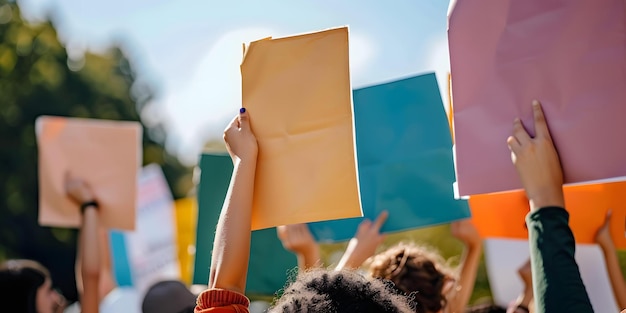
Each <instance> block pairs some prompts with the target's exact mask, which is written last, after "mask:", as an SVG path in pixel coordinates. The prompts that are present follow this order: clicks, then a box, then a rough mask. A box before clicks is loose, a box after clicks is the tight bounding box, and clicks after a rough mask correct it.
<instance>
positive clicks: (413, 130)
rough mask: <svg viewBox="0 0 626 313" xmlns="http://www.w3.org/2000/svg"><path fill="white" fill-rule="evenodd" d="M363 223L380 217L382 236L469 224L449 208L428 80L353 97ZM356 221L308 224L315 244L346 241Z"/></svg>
mask: <svg viewBox="0 0 626 313" xmlns="http://www.w3.org/2000/svg"><path fill="white" fill-rule="evenodd" d="M353 99H354V119H355V128H356V150H357V159H358V161H357V162H358V172H359V185H360V190H361V204H362V207H363V215H364V218H368V219H370V220H374V219H375V218H376V217H377V216H378V214H379V213H380V212H382V211H383V210H387V211H389V218H388V219H387V222H386V223H385V225H384V226H383V228H382V230H381V231H382V232H396V231H403V230H408V229H413V228H419V227H425V226H432V225H437V224H444V223H449V222H451V221H454V220H459V219H463V218H467V217H469V216H470V212H469V208H468V205H467V202H466V201H465V200H455V198H454V190H453V183H454V182H455V181H456V178H455V174H454V163H453V157H452V140H451V136H450V129H449V126H448V120H447V117H446V114H445V111H444V108H443V103H442V101H441V94H440V92H439V88H438V86H437V79H436V78H435V74H434V73H431V74H425V75H420V76H415V77H410V78H406V79H402V80H398V81H393V82H390V83H385V84H380V85H375V86H371V87H366V88H362V89H357V90H354V91H353ZM361 220H362V218H352V219H344V220H336V221H327V222H317V223H311V224H309V227H310V229H311V231H312V232H313V234H314V235H315V237H316V238H317V239H318V240H320V241H322V242H328V241H330V242H334V241H342V240H347V239H350V238H351V237H352V236H353V235H354V233H355V232H356V229H357V226H358V224H359V223H360V222H361Z"/></svg>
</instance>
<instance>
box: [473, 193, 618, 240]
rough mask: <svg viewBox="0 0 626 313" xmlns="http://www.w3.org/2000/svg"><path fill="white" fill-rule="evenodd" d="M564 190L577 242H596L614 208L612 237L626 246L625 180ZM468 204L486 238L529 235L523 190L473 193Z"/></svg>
mask: <svg viewBox="0 0 626 313" xmlns="http://www.w3.org/2000/svg"><path fill="white" fill-rule="evenodd" d="M564 193H565V208H566V209H567V211H568V212H569V214H570V227H571V228H572V231H573V233H574V237H575V238H576V242H577V243H586V244H590V243H594V242H595V240H594V238H595V234H596V232H597V230H598V228H600V226H601V225H602V224H603V223H604V218H605V216H606V213H607V211H608V210H611V211H612V218H611V225H610V228H611V237H612V238H613V242H614V243H615V246H616V247H617V248H618V249H626V238H625V232H626V229H625V226H626V225H625V223H626V201H624V197H623V195H624V194H626V182H611V183H604V184H593V185H576V186H566V187H564ZM469 205H470V208H471V210H472V220H473V221H474V223H475V225H476V227H477V228H478V231H479V233H480V235H481V236H482V237H483V238H517V239H525V238H528V231H527V229H526V227H525V219H524V218H525V216H526V214H528V211H529V206H528V200H527V199H526V195H525V194H524V192H523V191H521V190H518V191H511V192H501V193H492V194H483V195H474V196H471V197H470V198H469Z"/></svg>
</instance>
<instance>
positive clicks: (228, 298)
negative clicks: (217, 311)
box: [197, 288, 250, 309]
mask: <svg viewBox="0 0 626 313" xmlns="http://www.w3.org/2000/svg"><path fill="white" fill-rule="evenodd" d="M233 304H235V305H243V306H245V307H249V306H250V300H248V298H247V297H246V296H244V295H243V294H240V293H238V292H236V291H231V290H226V289H217V288H215V289H207V290H205V291H203V292H202V293H201V294H200V295H199V296H198V300H197V305H198V307H201V308H206V309H208V308H216V307H222V306H229V305H233Z"/></svg>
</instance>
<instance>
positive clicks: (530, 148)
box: [507, 100, 565, 211]
mask: <svg viewBox="0 0 626 313" xmlns="http://www.w3.org/2000/svg"><path fill="white" fill-rule="evenodd" d="M533 115H534V123H535V137H534V138H531V137H530V135H529V134H528V132H526V129H524V126H523V125H522V122H521V121H520V119H519V118H517V119H515V121H514V122H513V135H512V136H510V137H509V138H508V139H507V144H508V146H509V149H510V150H511V160H512V161H513V164H514V165H515V168H516V169H517V172H518V174H519V177H520V180H521V181H522V185H523V186H524V189H525V190H526V196H527V197H528V200H529V202H530V209H531V211H535V210H537V209H539V208H542V207H547V206H559V207H564V205H565V201H564V199H563V171H562V169H561V163H560V160H559V156H558V154H557V152H556V149H555V148H554V143H553V142H552V137H551V136H550V131H549V129H548V124H547V123H546V119H545V116H544V114H543V110H542V109H541V104H540V103H539V102H538V101H536V100H535V101H533Z"/></svg>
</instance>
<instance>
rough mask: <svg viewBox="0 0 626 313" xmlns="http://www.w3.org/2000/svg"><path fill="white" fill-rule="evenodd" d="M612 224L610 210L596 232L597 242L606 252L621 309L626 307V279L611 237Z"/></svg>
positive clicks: (605, 259) (610, 276) (614, 289)
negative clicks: (625, 279)
mask: <svg viewBox="0 0 626 313" xmlns="http://www.w3.org/2000/svg"><path fill="white" fill-rule="evenodd" d="M610 224H611V212H610V211H609V212H608V213H607V216H606V219H605V221H604V224H603V225H602V227H600V229H598V232H597V233H596V242H597V243H598V244H599V245H600V248H601V249H602V253H603V254H604V262H605V264H606V270H607V272H608V274H609V280H610V281H611V288H612V289H613V296H615V301H617V305H618V306H619V309H620V310H622V309H626V282H625V281H624V276H623V274H622V269H621V268H620V266H619V260H618V259H617V251H616V249H615V244H613V240H612V239H611V233H610Z"/></svg>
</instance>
